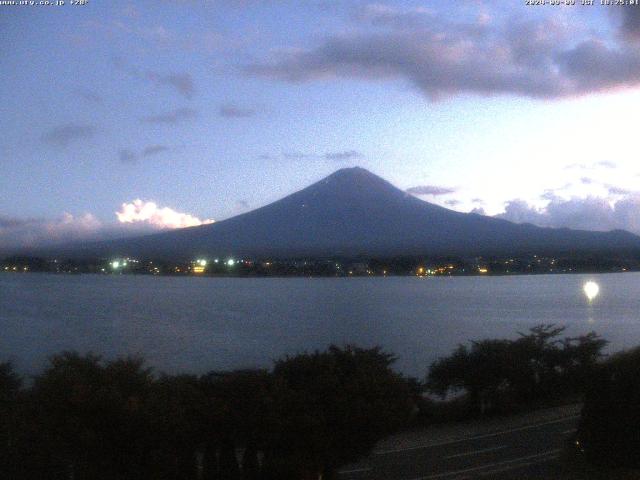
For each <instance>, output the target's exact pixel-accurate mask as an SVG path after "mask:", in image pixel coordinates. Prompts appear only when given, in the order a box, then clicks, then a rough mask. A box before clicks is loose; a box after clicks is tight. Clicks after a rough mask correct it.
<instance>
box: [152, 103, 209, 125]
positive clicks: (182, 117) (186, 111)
mask: <svg viewBox="0 0 640 480" xmlns="http://www.w3.org/2000/svg"><path fill="white" fill-rule="evenodd" d="M197 116H198V112H197V111H196V110H194V109H193V108H186V107H185V108H178V109H175V110H171V111H169V112H165V113H160V114H157V115H148V116H146V117H142V118H141V120H142V121H143V122H145V123H153V124H167V125H175V124H177V123H180V122H184V121H186V120H192V119H194V118H196V117H197Z"/></svg>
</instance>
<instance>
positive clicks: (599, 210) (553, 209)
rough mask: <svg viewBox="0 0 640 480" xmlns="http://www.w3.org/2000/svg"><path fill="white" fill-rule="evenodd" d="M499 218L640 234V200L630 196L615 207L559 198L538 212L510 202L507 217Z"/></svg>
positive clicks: (592, 200) (594, 199) (599, 200)
mask: <svg viewBox="0 0 640 480" xmlns="http://www.w3.org/2000/svg"><path fill="white" fill-rule="evenodd" d="M496 217H498V218H504V219H506V220H510V221H512V222H517V223H533V224H535V225H539V226H543V227H554V228H565V227H566V228H574V229H581V230H599V231H608V230H614V229H622V230H628V231H631V232H633V233H637V234H640V196H637V195H633V194H630V195H626V196H625V197H623V198H621V199H619V200H618V201H616V202H614V203H611V202H610V201H609V200H607V199H605V198H599V197H586V198H571V199H568V200H567V199H562V198H556V199H554V200H552V201H551V202H549V204H548V205H547V206H546V207H544V208H536V207H534V206H532V205H529V204H528V203H527V202H525V201H523V200H512V201H510V202H507V204H506V206H505V211H504V213H501V214H499V215H496Z"/></svg>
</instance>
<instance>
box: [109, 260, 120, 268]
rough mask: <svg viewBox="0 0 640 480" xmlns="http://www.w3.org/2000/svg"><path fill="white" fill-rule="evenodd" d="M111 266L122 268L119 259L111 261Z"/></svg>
mask: <svg viewBox="0 0 640 480" xmlns="http://www.w3.org/2000/svg"><path fill="white" fill-rule="evenodd" d="M111 266H112V267H113V268H120V262H119V261H118V260H114V261H113V262H111Z"/></svg>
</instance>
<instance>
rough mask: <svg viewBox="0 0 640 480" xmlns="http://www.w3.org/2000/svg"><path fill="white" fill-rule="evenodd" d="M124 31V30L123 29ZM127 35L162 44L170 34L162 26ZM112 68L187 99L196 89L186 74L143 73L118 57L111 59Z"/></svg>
mask: <svg viewBox="0 0 640 480" xmlns="http://www.w3.org/2000/svg"><path fill="white" fill-rule="evenodd" d="M125 30H126V29H125ZM127 33H128V34H137V35H141V36H143V37H145V38H146V39H147V40H150V41H152V42H154V43H163V42H170V41H171V34H170V33H169V32H168V31H167V30H166V29H165V28H164V27H162V26H158V27H155V28H152V29H145V30H143V31H140V30H136V31H133V30H129V31H128V32H127ZM112 61H113V64H114V66H115V67H116V68H117V69H118V70H120V71H121V72H124V73H126V74H127V75H129V76H131V77H133V78H137V79H139V80H146V81H148V82H151V83H153V84H155V85H156V86H167V87H170V88H172V89H173V90H175V91H176V92H178V93H179V94H181V95H182V96H184V97H185V98H187V99H191V98H193V96H194V94H195V92H196V88H195V83H194V81H193V77H192V76H191V74H189V73H186V72H173V73H167V74H164V73H160V72H155V71H152V70H147V71H146V72H144V73H143V71H141V70H140V69H138V68H137V67H135V66H134V65H131V64H129V63H128V62H126V61H125V60H124V59H122V58H120V57H114V58H113V59H112Z"/></svg>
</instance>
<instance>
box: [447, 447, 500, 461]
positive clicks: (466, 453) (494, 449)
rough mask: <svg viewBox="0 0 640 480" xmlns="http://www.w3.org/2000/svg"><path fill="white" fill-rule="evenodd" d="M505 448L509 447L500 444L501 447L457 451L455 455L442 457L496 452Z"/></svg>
mask: <svg viewBox="0 0 640 480" xmlns="http://www.w3.org/2000/svg"><path fill="white" fill-rule="evenodd" d="M503 448H507V446H506V445H500V446H499V447H491V448H483V449H482V450H474V451H472V452H465V453H457V454H455V455H449V456H448V457H442V458H444V459H445V460H446V459H448V458H458V457H466V456H468V455H476V454H478V453H486V452H495V451H496V450H502V449H503Z"/></svg>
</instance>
